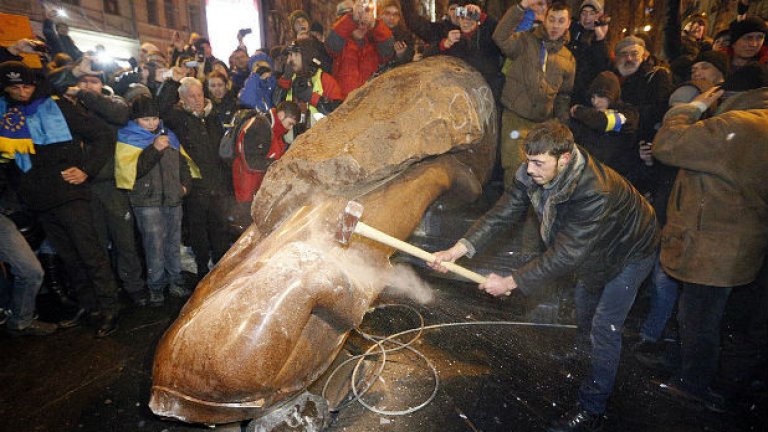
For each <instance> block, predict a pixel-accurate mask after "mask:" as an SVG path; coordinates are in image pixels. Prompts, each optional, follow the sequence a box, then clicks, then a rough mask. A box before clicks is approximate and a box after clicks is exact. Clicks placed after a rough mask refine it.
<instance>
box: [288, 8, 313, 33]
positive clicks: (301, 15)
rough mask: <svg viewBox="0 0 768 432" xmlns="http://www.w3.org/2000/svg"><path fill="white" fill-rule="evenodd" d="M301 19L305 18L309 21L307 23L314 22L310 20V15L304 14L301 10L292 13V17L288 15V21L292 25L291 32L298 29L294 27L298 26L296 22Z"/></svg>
mask: <svg viewBox="0 0 768 432" xmlns="http://www.w3.org/2000/svg"><path fill="white" fill-rule="evenodd" d="M299 18H304V19H305V20H307V23H311V22H312V19H310V18H309V15H308V14H307V13H306V12H304V11H303V10H301V9H296V10H295V11H293V12H291V14H290V15H288V21H289V22H290V23H291V31H293V29H294V28H296V27H294V25H295V24H296V20H298V19H299ZM307 30H309V29H307Z"/></svg>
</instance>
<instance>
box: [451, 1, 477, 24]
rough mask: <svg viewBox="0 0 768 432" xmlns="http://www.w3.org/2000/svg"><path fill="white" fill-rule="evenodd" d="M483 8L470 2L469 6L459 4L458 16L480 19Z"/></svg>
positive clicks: (473, 19)
mask: <svg viewBox="0 0 768 432" xmlns="http://www.w3.org/2000/svg"><path fill="white" fill-rule="evenodd" d="M481 13H482V10H481V9H480V7H479V6H477V5H473V4H469V5H467V6H458V7H457V8H456V16H457V17H459V18H466V19H468V20H470V21H480V14H481Z"/></svg>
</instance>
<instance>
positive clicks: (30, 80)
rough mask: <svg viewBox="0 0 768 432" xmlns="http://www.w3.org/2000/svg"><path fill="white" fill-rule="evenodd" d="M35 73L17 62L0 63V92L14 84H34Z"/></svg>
mask: <svg viewBox="0 0 768 432" xmlns="http://www.w3.org/2000/svg"><path fill="white" fill-rule="evenodd" d="M36 81H37V80H36V79H35V72H34V71H33V70H32V69H30V68H29V66H27V65H25V64H24V63H22V62H19V61H7V62H3V63H0V83H2V88H0V90H2V89H4V88H6V87H8V86H12V85H16V84H36V83H37V82H36Z"/></svg>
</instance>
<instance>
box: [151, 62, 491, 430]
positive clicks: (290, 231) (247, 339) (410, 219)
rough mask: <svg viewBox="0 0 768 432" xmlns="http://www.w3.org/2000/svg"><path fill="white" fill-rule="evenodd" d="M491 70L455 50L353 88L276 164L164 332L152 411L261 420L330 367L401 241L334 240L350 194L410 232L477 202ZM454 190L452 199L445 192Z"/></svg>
mask: <svg viewBox="0 0 768 432" xmlns="http://www.w3.org/2000/svg"><path fill="white" fill-rule="evenodd" d="M496 136H497V130H496V111H495V107H494V101H493V95H492V94H491V90H490V88H489V87H488V85H487V84H486V83H485V81H484V80H483V78H482V76H481V75H480V74H479V73H478V72H477V71H475V70H474V69H472V68H470V67H468V66H467V65H466V64H465V63H463V62H462V61H460V60H457V59H455V58H450V57H434V58H429V59H427V60H425V61H422V62H418V63H411V64H408V65H405V66H402V67H399V68H396V69H393V70H392V71H390V72H388V73H386V74H384V75H382V76H380V77H378V78H376V79H374V80H373V81H371V82H369V83H367V84H366V85H365V86H363V87H361V88H359V89H358V90H356V91H355V92H353V93H351V94H350V95H349V97H348V99H347V100H346V101H345V102H344V104H343V105H341V106H340V107H339V108H338V109H337V110H336V111H335V112H334V113H333V114H331V115H330V116H328V117H326V118H325V119H323V120H322V121H320V122H319V123H317V125H316V126H314V127H313V128H312V129H310V130H309V131H308V132H307V133H305V134H303V135H301V136H300V137H299V139H297V141H296V142H295V143H294V144H293V146H292V147H291V149H290V150H289V151H288V152H287V153H286V155H285V156H284V157H283V158H282V159H280V160H279V161H277V162H276V163H275V164H273V165H272V166H271V167H270V169H269V171H268V173H267V175H266V178H265V180H264V183H263V184H262V186H261V188H260V190H259V191H258V193H257V194H256V197H255V198H254V201H253V205H252V209H251V214H252V217H253V221H254V223H253V224H252V225H251V226H250V227H249V228H248V230H247V231H246V232H245V233H244V234H243V235H242V236H241V237H240V239H239V240H238V241H237V242H236V243H235V244H234V245H233V246H232V248H231V249H230V250H229V252H227V254H226V255H225V256H224V258H223V259H222V260H221V261H220V262H219V264H218V265H217V266H216V267H215V268H214V269H213V270H212V271H211V273H210V274H209V275H208V276H207V277H206V278H205V279H204V280H203V281H201V282H200V284H199V285H198V286H197V288H196V290H195V293H194V294H193V296H192V297H191V298H190V300H189V301H188V302H187V304H186V305H185V306H184V308H183V309H182V311H181V313H180V315H179V317H178V318H177V319H176V321H175V322H174V323H173V324H172V325H171V327H170V328H169V329H168V330H167V332H166V333H165V335H164V336H163V338H162V339H161V341H160V343H159V345H158V347H157V351H156V354H155V360H154V367H153V372H152V396H151V400H150V408H151V409H152V411H153V412H154V413H155V414H157V415H160V416H164V417H172V418H176V419H179V420H182V421H186V422H196V423H208V424H215V423H228V422H234V421H240V420H245V419H250V418H258V417H261V416H263V415H264V414H266V413H268V412H270V411H271V410H273V409H274V408H275V407H276V406H280V405H281V404H283V403H285V402H286V401H289V400H291V398H293V397H295V396H296V395H298V394H299V393H301V392H302V391H303V390H304V389H305V388H306V387H307V386H309V385H310V384H311V383H312V382H313V381H315V380H316V379H317V378H318V377H319V376H320V375H322V374H323V372H325V370H326V369H327V368H328V366H329V365H330V364H331V363H332V362H333V360H334V358H335V357H336V355H337V354H338V353H339V351H340V350H341V348H342V346H343V344H344V341H345V339H346V337H347V335H348V333H349V331H350V330H351V329H353V328H355V327H356V326H358V325H359V324H360V322H361V321H362V319H363V316H364V315H365V313H366V311H367V310H368V309H369V307H370V306H371V304H372V303H373V302H374V300H375V299H376V298H377V297H378V295H379V294H380V293H381V291H382V290H383V288H384V286H385V285H386V283H387V278H388V273H389V272H390V270H391V265H390V263H389V257H390V255H392V253H393V250H392V249H390V248H388V247H386V246H383V245H380V244H377V243H374V242H373V241H371V240H367V239H364V238H361V237H353V238H352V239H351V242H350V244H349V245H348V246H343V245H341V244H339V243H338V242H336V241H334V238H333V237H334V234H335V230H336V227H337V222H338V217H339V214H340V212H341V211H342V209H343V208H344V206H345V205H346V203H347V202H348V201H349V200H350V199H354V200H356V201H359V202H361V203H362V204H363V205H364V206H365V214H364V215H363V217H362V219H361V220H363V221H365V223H366V224H368V225H371V226H374V227H376V228H378V229H379V230H381V231H384V232H386V233H387V234H390V235H392V236H394V237H397V238H400V239H405V238H407V237H408V236H409V235H410V234H411V232H412V231H413V230H414V229H415V227H416V226H417V224H418V223H419V221H420V219H421V217H422V215H423V214H424V212H425V211H426V209H427V207H428V206H429V205H430V204H432V203H433V202H434V201H435V200H436V199H438V198H439V197H441V196H448V197H449V199H453V200H456V199H459V200H464V201H467V202H468V201H472V200H474V199H475V198H476V197H477V196H478V195H479V193H480V192H481V185H482V184H483V183H484V182H485V181H486V180H487V178H488V176H489V175H490V171H491V169H492V166H493V162H494V157H495V154H496V148H495V144H496ZM443 199H446V198H443Z"/></svg>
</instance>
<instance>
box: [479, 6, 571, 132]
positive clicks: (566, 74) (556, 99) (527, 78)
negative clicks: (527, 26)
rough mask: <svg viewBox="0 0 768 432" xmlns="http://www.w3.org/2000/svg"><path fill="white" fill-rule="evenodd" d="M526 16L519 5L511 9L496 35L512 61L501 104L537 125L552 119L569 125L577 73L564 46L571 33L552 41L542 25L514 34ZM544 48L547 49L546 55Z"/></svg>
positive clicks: (496, 40)
mask: <svg viewBox="0 0 768 432" xmlns="http://www.w3.org/2000/svg"><path fill="white" fill-rule="evenodd" d="M524 16H525V11H524V10H522V9H520V7H519V6H514V7H511V8H509V10H508V11H507V13H505V14H504V17H502V18H501V21H499V24H498V25H497V26H496V31H495V32H494V33H493V40H494V41H495V42H496V45H498V46H499V48H500V49H501V52H502V53H503V54H504V55H505V56H507V57H509V59H510V60H511V64H510V66H509V69H508V70H507V80H506V82H505V83H504V90H503V91H502V93H501V103H502V105H504V107H505V108H507V109H509V110H510V111H512V112H514V113H515V114H517V115H518V116H520V117H523V118H525V119H528V120H531V121H534V122H542V121H545V120H547V119H550V118H553V117H557V118H559V119H560V120H561V121H562V122H567V121H568V109H569V108H570V102H571V91H572V90H573V80H574V76H575V74H576V60H574V58H573V55H572V54H571V52H570V51H568V48H566V47H565V44H566V43H567V39H568V33H567V32H566V33H565V34H564V36H563V38H561V39H558V40H555V41H552V40H549V39H548V38H547V35H546V31H545V30H544V28H543V26H541V27H537V28H535V29H533V30H531V31H526V32H515V29H516V28H517V26H518V25H519V24H520V23H521V22H522V20H523V17H524ZM542 48H543V49H545V50H546V56H545V55H544V52H543V50H542ZM542 59H545V61H546V63H544V65H545V66H542Z"/></svg>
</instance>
